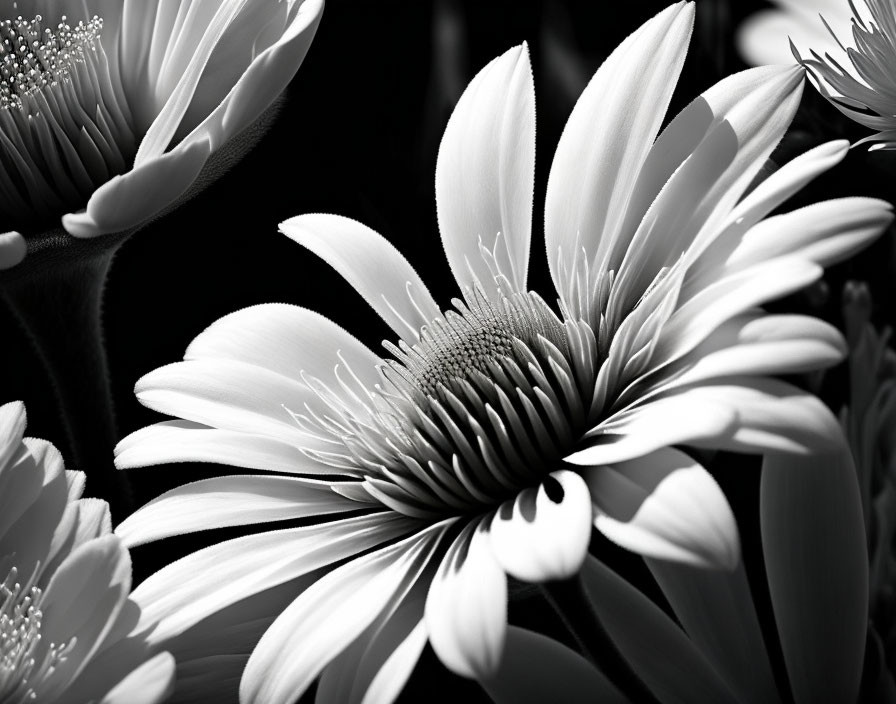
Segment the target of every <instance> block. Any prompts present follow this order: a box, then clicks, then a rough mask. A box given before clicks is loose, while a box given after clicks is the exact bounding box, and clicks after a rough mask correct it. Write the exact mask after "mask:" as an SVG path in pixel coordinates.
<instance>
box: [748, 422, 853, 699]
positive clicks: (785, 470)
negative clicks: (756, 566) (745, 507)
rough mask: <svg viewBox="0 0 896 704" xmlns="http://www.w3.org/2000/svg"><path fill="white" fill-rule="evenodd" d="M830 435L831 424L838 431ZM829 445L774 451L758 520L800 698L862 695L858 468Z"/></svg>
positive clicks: (843, 448) (845, 451) (845, 452)
mask: <svg viewBox="0 0 896 704" xmlns="http://www.w3.org/2000/svg"><path fill="white" fill-rule="evenodd" d="M832 432H833V431H832ZM837 439H838V440H839V445H838V446H837V447H836V448H835V449H833V450H829V451H827V452H824V451H819V452H818V454H814V455H806V456H803V457H797V456H793V455H779V454H774V453H771V454H769V455H767V456H766V459H765V463H764V465H763V468H762V482H761V485H760V493H759V511H760V526H761V528H762V546H763V553H764V555H765V567H766V572H767V574H768V583H769V590H770V592H771V597H772V606H773V608H774V612H775V620H776V621H777V624H778V635H779V636H780V639H781V647H782V649H783V651H784V661H785V662H786V664H787V673H788V677H789V679H790V684H791V687H792V689H793V695H794V699H795V700H796V702H798V704H809V702H818V701H837V702H852V701H856V697H857V696H858V692H859V683H860V681H861V679H862V666H863V662H864V651H865V636H866V631H867V625H868V623H867V622H868V558H867V548H866V539H865V528H864V525H865V524H864V518H863V514H862V503H861V498H860V495H859V487H858V482H857V478H856V470H855V467H854V465H853V461H852V457H851V453H850V450H849V447H848V446H847V444H846V440H845V439H844V438H843V437H842V435H838V438H837Z"/></svg>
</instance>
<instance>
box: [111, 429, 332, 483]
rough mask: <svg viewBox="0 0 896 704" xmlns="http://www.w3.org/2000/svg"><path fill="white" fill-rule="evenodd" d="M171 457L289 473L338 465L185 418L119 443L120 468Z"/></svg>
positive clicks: (258, 437)
mask: <svg viewBox="0 0 896 704" xmlns="http://www.w3.org/2000/svg"><path fill="white" fill-rule="evenodd" d="M171 462H214V463H216V464H226V465H231V466H233V467H245V468H246V469H260V470H264V471H266V472H286V473H289V474H321V473H324V474H330V473H332V471H333V469H332V468H331V467H329V466H327V465H323V464H321V463H319V462H315V461H314V460H312V459H310V458H308V457H307V456H305V455H304V454H303V453H302V451H301V450H300V449H299V448H298V447H296V445H295V444H290V443H288V442H284V441H282V440H278V439H277V438H273V437H264V436H261V435H253V434H251V433H241V432H239V431H237V430H218V429H217V428H209V427H208V426H206V425H202V424H200V423H192V422H190V421H186V420H169V421H163V422H161V423H156V424H155V425H149V426H147V427H145V428H141V429H140V430H137V431H135V432H133V433H131V434H130V435H128V436H127V437H126V438H124V439H123V440H122V441H121V442H119V443H118V445H117V446H116V447H115V466H116V467H118V468H119V469H130V468H132V467H147V466H150V465H155V464H169V463H171Z"/></svg>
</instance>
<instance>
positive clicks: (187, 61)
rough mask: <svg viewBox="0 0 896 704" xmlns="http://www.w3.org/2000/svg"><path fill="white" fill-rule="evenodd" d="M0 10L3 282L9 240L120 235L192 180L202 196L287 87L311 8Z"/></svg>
mask: <svg viewBox="0 0 896 704" xmlns="http://www.w3.org/2000/svg"><path fill="white" fill-rule="evenodd" d="M0 8H2V12H0V16H3V15H5V16H6V17H7V18H9V19H6V20H5V21H3V22H2V23H0V39H2V44H0V56H2V59H0V76H2V78H3V81H2V84H0V86H2V87H0V135H2V138H0V164H2V169H0V230H3V229H5V230H10V231H12V232H10V233H7V234H5V235H3V236H0V268H3V267H8V266H11V265H13V264H16V263H18V261H20V260H21V258H22V256H23V255H24V242H23V238H22V235H24V238H25V240H27V239H29V238H30V237H31V236H38V235H39V233H42V232H45V231H46V230H48V229H49V230H55V231H56V232H57V233H58V234H59V235H62V236H63V237H64V236H65V234H66V233H68V234H70V235H73V236H75V237H78V238H92V237H96V236H98V235H105V234H109V233H120V232H124V231H128V230H131V229H133V228H135V227H136V226H138V225H140V224H142V223H143V222H144V221H146V220H148V219H150V218H152V217H154V216H157V215H159V214H160V213H161V212H162V211H164V210H165V209H166V208H168V207H169V206H171V205H172V204H173V203H174V202H175V201H176V200H177V199H179V198H180V197H181V196H183V195H184V194H185V193H186V192H187V190H188V189H189V188H190V187H191V186H192V185H194V184H195V183H196V182H197V179H198V178H199V176H200V173H201V172H203V169H206V171H205V173H204V174H203V181H204V182H206V180H207V179H206V177H213V176H214V174H213V173H212V172H211V171H209V170H208V169H207V168H206V167H211V168H212V171H213V170H215V169H217V170H220V169H222V168H226V166H227V164H226V163H225V162H226V159H224V158H222V159H219V160H217V161H214V160H212V161H210V159H211V158H212V156H213V155H215V154H216V153H218V152H220V150H221V148H222V147H223V146H224V145H225V144H226V143H227V142H228V141H229V140H230V139H231V138H232V137H235V136H236V135H238V134H240V133H241V132H243V131H244V130H246V128H247V127H249V126H250V125H252V123H253V122H255V120H256V119H257V118H258V117H259V116H260V115H261V114H262V113H263V112H264V111H265V109H266V108H267V107H268V106H269V105H270V104H271V103H272V102H273V101H274V99H275V98H276V97H277V96H278V95H279V94H280V92H281V91H282V90H283V88H284V87H285V86H286V84H287V83H288V82H289V80H290V79H291V78H292V76H293V74H294V73H295V71H296V69H297V68H298V66H299V64H301V62H302V59H303V58H304V56H305V53H306V52H307V50H308V47H309V45H310V43H311V39H312V37H313V36H314V32H315V30H316V27H317V24H318V22H319V20H320V16H321V12H322V9H323V1H322V0H279V1H277V2H270V1H268V0H226V1H225V2H208V1H207V0H196V1H195V2H193V1H183V0H181V1H179V2H173V3H160V2H158V0H154V1H149V2H147V1H146V0H139V1H138V0H128V1H126V2H106V1H103V0H89V1H88V2H83V1H82V0H78V1H77V2H76V1H74V0H61V1H59V2H54V3H52V4H47V3H42V2H40V1H39V0H29V1H28V2H22V1H21V0H19V1H17V2H8V1H6V2H0ZM41 13H42V14H41ZM94 13H96V14H94ZM23 15H24V16H23ZM232 146H233V145H231V147H232ZM60 218H61V223H62V227H63V228H64V230H62V231H60V230H59V226H58V224H57V223H59V221H60ZM17 232H18V233H22V234H14V233H17Z"/></svg>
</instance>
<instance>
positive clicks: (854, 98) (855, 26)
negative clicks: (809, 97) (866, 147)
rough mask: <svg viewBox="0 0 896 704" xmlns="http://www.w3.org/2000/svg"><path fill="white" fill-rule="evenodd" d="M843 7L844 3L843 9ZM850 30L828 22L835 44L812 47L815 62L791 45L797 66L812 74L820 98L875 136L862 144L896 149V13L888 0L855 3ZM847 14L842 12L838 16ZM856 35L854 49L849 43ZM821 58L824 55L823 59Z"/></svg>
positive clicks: (810, 47) (851, 3)
mask: <svg viewBox="0 0 896 704" xmlns="http://www.w3.org/2000/svg"><path fill="white" fill-rule="evenodd" d="M844 4H845V3H844ZM848 7H849V8H850V9H851V10H852V16H851V18H850V22H849V24H847V25H846V26H843V22H842V21H841V22H840V23H839V25H840V27H839V30H840V31H839V32H838V29H837V28H836V27H834V26H831V25H830V24H829V23H827V22H825V20H824V19H822V20H819V22H824V26H825V28H826V29H827V31H828V32H829V33H830V35H831V37H832V38H833V42H834V44H833V46H831V41H830V40H828V41H827V42H823V43H808V44H806V45H805V46H808V47H809V53H810V55H811V57H812V58H805V59H804V58H802V57H801V55H800V52H799V49H798V48H797V47H798V46H802V45H801V44H792V48H793V53H794V55H795V56H796V58H797V60H798V61H800V62H801V63H802V64H803V65H804V66H806V68H808V69H809V71H810V75H811V76H812V78H813V79H814V83H815V84H816V86H817V87H818V90H819V91H820V92H821V94H822V95H823V96H824V97H825V98H827V100H828V102H830V104H831V105H833V106H834V107H835V108H837V110H839V111H840V112H841V113H843V114H844V115H846V116H847V117H848V118H850V119H851V120H854V121H855V122H858V123H860V124H862V125H864V126H865V127H869V128H870V129H873V130H875V131H876V134H874V135H871V136H870V137H866V138H865V139H864V140H862V141H861V142H860V144H861V143H864V142H877V144H874V146H872V147H871V149H872V150H875V149H893V148H894V146H896V98H894V97H893V95H894V90H896V79H894V67H896V7H894V5H893V3H892V2H890V1H889V0H855V2H850V3H849V5H848ZM845 9H846V8H843V7H842V6H841V8H840V10H839V12H838V14H842V13H843V12H844V11H845ZM835 16H836V15H835ZM850 34H851V35H852V46H849V45H848V44H849V42H848V40H847V37H848V36H849V35H850ZM822 53H823V55H822ZM850 64H851V66H850Z"/></svg>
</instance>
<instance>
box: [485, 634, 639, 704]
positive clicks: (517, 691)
mask: <svg viewBox="0 0 896 704" xmlns="http://www.w3.org/2000/svg"><path fill="white" fill-rule="evenodd" d="M480 684H481V685H482V686H483V688H484V689H485V691H486V692H488V695H489V696H490V697H491V698H492V699H493V700H494V701H495V702H496V704H539V703H540V702H601V703H602V704H603V703H604V702H605V703H606V704H623V703H624V702H627V701H628V700H627V699H626V698H625V697H623V696H622V694H621V693H620V692H619V690H617V689H616V688H615V687H614V686H613V685H612V684H611V683H610V681H609V680H608V679H607V678H606V677H604V675H603V674H602V673H601V672H600V670H598V669H597V668H596V667H594V666H593V665H592V664H591V663H589V662H588V661H587V660H585V658H583V657H582V656H581V655H579V654H578V653H576V652H575V651H573V650H570V649H569V648H567V647H566V646H565V645H562V644H560V643H558V642H557V641H555V640H552V639H551V638H548V637H547V636H543V635H541V634H540V633H535V632H534V631H528V630H526V629H525V628H519V627H518V626H508V627H507V644H506V646H505V647H504V657H503V658H502V659H501V664H500V666H499V667H498V670H497V671H496V672H495V673H494V674H493V675H492V676H490V677H487V678H485V679H482V680H480Z"/></svg>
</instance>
